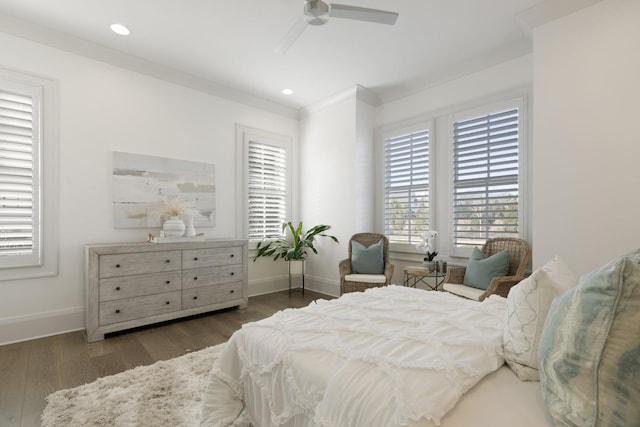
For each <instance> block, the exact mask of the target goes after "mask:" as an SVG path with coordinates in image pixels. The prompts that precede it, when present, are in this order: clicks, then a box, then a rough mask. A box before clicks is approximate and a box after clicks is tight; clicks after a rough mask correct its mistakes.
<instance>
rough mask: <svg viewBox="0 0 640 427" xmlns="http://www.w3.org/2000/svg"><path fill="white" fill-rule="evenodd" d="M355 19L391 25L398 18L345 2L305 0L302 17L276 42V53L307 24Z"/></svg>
mask: <svg viewBox="0 0 640 427" xmlns="http://www.w3.org/2000/svg"><path fill="white" fill-rule="evenodd" d="M330 17H331V18H343V19H355V20H356V21H367V22H375V23H378V24H387V25H393V24H395V23H396V20H397V19H398V14H397V13H396V12H388V11H386V10H378V9H369V8H366V7H357V6H349V5H346V4H336V3H331V4H329V3H325V2H324V1H322V0H305V2H304V12H303V14H302V19H299V20H297V21H296V22H295V23H294V24H293V26H292V27H291V29H290V30H289V31H288V32H287V34H286V35H285V36H284V38H283V39H282V40H281V41H280V44H278V47H277V48H276V53H285V52H286V51H287V50H288V49H289V48H290V47H291V45H293V43H294V42H295V41H296V40H297V39H298V37H300V35H301V34H302V32H303V31H304V30H305V28H307V25H323V24H326V23H327V21H328V20H329V18H330Z"/></svg>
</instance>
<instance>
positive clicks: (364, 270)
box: [351, 240, 384, 274]
mask: <svg viewBox="0 0 640 427" xmlns="http://www.w3.org/2000/svg"><path fill="white" fill-rule="evenodd" d="M383 245H384V242H383V241H382V240H380V241H379V242H378V243H374V244H373V245H370V246H369V247H365V246H364V245H363V244H361V243H360V242H356V241H355V240H352V241H351V272H352V273H355V274H382V273H384V246H383Z"/></svg>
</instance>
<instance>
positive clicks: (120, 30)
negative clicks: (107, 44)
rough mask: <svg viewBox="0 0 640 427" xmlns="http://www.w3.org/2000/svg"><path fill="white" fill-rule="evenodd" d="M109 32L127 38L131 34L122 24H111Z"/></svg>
mask: <svg viewBox="0 0 640 427" xmlns="http://www.w3.org/2000/svg"><path fill="white" fill-rule="evenodd" d="M111 31H113V32H114V33H116V34H120V35H121V36H128V35H129V34H131V31H129V29H128V28H127V27H125V26H124V25H122V24H111Z"/></svg>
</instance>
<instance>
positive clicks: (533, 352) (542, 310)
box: [503, 256, 578, 381]
mask: <svg viewBox="0 0 640 427" xmlns="http://www.w3.org/2000/svg"><path fill="white" fill-rule="evenodd" d="M577 284H578V280H577V278H576V277H575V275H574V274H573V273H572V272H571V269H569V267H568V266H567V265H566V263H565V262H564V261H563V260H562V259H561V258H560V257H558V256H556V257H554V258H553V259H552V260H550V261H549V262H547V263H546V264H545V265H543V266H542V267H540V268H539V269H537V270H536V271H534V272H533V274H531V276H529V277H527V278H526V279H524V280H522V281H521V282H520V283H518V284H517V285H515V286H514V287H513V288H511V290H510V291H509V295H508V296H507V311H506V319H505V327H504V333H503V350H504V359H505V361H506V362H507V364H508V365H509V367H510V368H511V369H512V370H513V372H515V374H516V375H517V376H518V378H520V379H521V380H522V381H538V379H539V376H538V343H539V341H540V335H541V333H542V327H543V325H544V321H545V319H546V317H547V313H548V311H549V307H550V306H551V302H552V301H553V298H554V297H555V296H556V295H557V294H558V293H561V292H563V291H565V290H567V289H571V288H572V287H574V286H576V285H577Z"/></svg>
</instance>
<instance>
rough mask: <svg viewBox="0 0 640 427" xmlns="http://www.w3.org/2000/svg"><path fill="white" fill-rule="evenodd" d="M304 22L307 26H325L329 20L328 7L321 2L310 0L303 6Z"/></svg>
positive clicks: (319, 0)
mask: <svg viewBox="0 0 640 427" xmlns="http://www.w3.org/2000/svg"><path fill="white" fill-rule="evenodd" d="M303 17H304V20H305V21H307V24H309V25H322V24H326V23H327V21H328V20H329V5H328V4H326V3H325V2H323V1H322V0H310V1H307V2H306V3H305V4H304V15H303Z"/></svg>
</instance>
